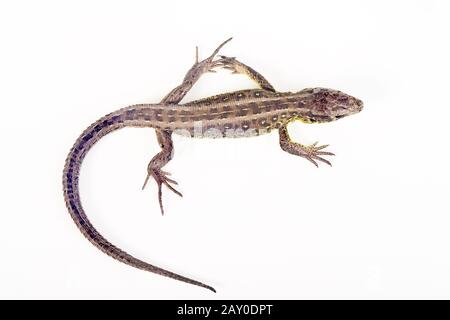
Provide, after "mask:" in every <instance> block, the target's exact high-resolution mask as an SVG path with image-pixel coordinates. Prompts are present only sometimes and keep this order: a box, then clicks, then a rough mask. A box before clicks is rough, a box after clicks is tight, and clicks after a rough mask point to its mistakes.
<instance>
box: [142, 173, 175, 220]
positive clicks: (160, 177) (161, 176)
mask: <svg viewBox="0 0 450 320" xmlns="http://www.w3.org/2000/svg"><path fill="white" fill-rule="evenodd" d="M168 175H170V173H169V172H165V171H162V170H158V169H151V170H149V172H148V174H147V177H146V178H145V181H144V185H143V186H142V189H144V188H145V186H146V185H147V182H148V180H149V179H150V177H153V178H154V179H155V181H156V184H157V186H158V201H159V207H160V208H161V214H164V207H163V204H162V185H163V184H164V185H165V186H166V187H167V188H169V190H171V191H172V192H173V193H175V194H177V195H179V196H180V197H182V196H183V194H182V193H181V192H180V191H178V190H177V189H175V188H174V187H173V186H172V185H171V183H172V184H174V185H178V182H176V181H175V180H173V179H171V178H168V177H167V176H168Z"/></svg>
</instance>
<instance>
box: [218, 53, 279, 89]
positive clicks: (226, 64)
mask: <svg viewBox="0 0 450 320" xmlns="http://www.w3.org/2000/svg"><path fill="white" fill-rule="evenodd" d="M218 64H219V66H220V67H222V68H223V69H227V70H231V71H232V73H234V74H244V75H246V76H248V77H249V78H250V79H252V80H253V81H255V82H256V83H257V84H258V86H259V87H260V88H261V89H263V90H267V91H270V92H276V90H275V89H274V87H273V86H272V85H271V84H270V83H269V81H267V79H266V78H264V77H263V76H262V74H260V73H259V72H257V71H256V70H255V69H253V68H251V67H249V66H247V65H246V64H244V63H242V62H240V61H238V60H237V59H236V58H235V57H226V56H220V60H218Z"/></svg>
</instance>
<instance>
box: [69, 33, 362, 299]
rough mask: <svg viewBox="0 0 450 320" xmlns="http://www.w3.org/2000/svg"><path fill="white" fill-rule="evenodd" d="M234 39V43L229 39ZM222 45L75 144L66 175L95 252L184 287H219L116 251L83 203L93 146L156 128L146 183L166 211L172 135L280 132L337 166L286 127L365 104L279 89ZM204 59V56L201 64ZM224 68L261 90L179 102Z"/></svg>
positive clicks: (308, 154) (291, 145) (283, 140)
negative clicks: (168, 86) (155, 99)
mask: <svg viewBox="0 0 450 320" xmlns="http://www.w3.org/2000/svg"><path fill="white" fill-rule="evenodd" d="M229 40H231V39H228V40H227V41H226V42H228V41H229ZM226 42H224V43H223V44H222V45H221V46H219V48H218V49H216V51H215V52H214V53H213V54H212V55H211V56H210V57H208V58H207V59H205V60H203V61H201V62H198V61H196V63H195V64H194V66H193V67H192V68H191V69H190V70H189V72H188V73H187V75H186V77H185V79H184V81H183V83H182V84H181V85H180V86H178V87H177V88H175V89H174V90H172V91H171V92H170V93H169V94H168V95H167V96H166V97H165V98H164V99H163V100H162V101H161V103H159V104H140V105H134V106H130V107H126V108H123V109H120V110H117V111H115V112H112V113H110V114H108V115H106V116H104V117H102V118H100V119H99V120H97V121H96V122H94V123H93V124H92V125H91V126H89V127H88V128H87V129H86V130H85V131H84V132H83V133H82V134H81V136H80V137H79V138H78V139H77V141H76V142H75V144H74V146H73V147H72V149H71V150H70V153H69V155H68V156H67V160H66V164H65V167H64V173H63V188H64V198H65V201H66V205H67V208H68V210H69V212H70V215H71V216H72V218H73V220H74V222H75V224H76V225H77V226H78V228H79V229H80V231H81V232H82V233H83V235H84V236H85V237H86V238H87V239H88V240H89V241H90V242H91V243H93V244H94V245H95V246H96V247H98V248H99V249H100V250H102V251H103V252H105V253H106V254H108V255H110V256H111V257H113V258H115V259H117V260H119V261H121V262H124V263H126V264H128V265H130V266H133V267H136V268H139V269H143V270H146V271H150V272H153V273H156V274H159V275H162V276H166V277H170V278H173V279H176V280H180V281H183V282H186V283H190V284H193V285H197V286H200V287H204V288H207V289H209V290H212V291H214V292H215V290H214V288H212V287H211V286H208V285H206V284H203V283H201V282H199V281H196V280H192V279H189V278H186V277H184V276H181V275H178V274H175V273H173V272H170V271H167V270H164V269H162V268H159V267H157V266H154V265H151V264H149V263H146V262H144V261H142V260H139V259H137V258H135V257H133V256H131V255H130V254H128V253H126V252H125V251H123V250H121V249H119V248H117V247H115V246H114V245H113V244H111V243H110V242H109V241H108V240H106V239H105V238H104V237H103V236H102V235H101V234H100V233H99V232H98V231H97V230H96V229H95V228H94V226H93V225H92V224H91V222H90V221H89V219H88V218H87V216H86V214H85V212H84V210H83V207H82V205H81V201H80V194H79V188H78V176H79V172H80V168H81V164H82V161H83V159H84V157H85V155H86V153H87V152H88V151H89V150H90V149H91V148H92V146H93V145H94V144H95V143H96V142H97V141H98V140H99V139H101V138H102V137H103V136H105V135H106V134H108V133H110V132H112V131H115V130H118V129H120V128H124V127H147V128H154V129H156V133H157V137H158V142H159V144H160V146H161V152H159V153H158V154H157V155H156V156H155V157H153V159H152V160H151V161H150V163H149V165H148V176H147V178H146V180H145V183H144V187H145V184H146V183H147V181H148V179H149V178H150V177H153V178H154V179H155V181H156V183H157V185H158V199H159V203H160V207H161V212H162V213H163V212H164V211H163V205H162V200H161V199H162V192H161V186H162V185H163V184H164V185H166V186H167V187H168V188H169V189H170V190H172V191H173V192H175V193H177V194H179V195H181V193H179V192H178V191H177V190H175V189H174V188H173V186H172V185H171V184H176V182H175V181H174V180H172V179H170V178H168V177H167V175H169V173H167V172H164V171H163V170H162V167H164V166H165V165H166V164H167V163H168V162H169V161H170V159H171V158H172V156H173V142H172V139H171V135H172V133H176V134H182V135H185V136H190V137H194V138H197V137H212V138H214V137H233V138H236V137H250V136H255V135H261V134H265V133H269V132H270V131H272V130H275V129H278V130H279V135H280V146H281V148H282V149H283V150H284V151H287V152H289V153H291V154H294V155H298V156H301V157H304V158H306V159H308V160H309V161H311V162H312V163H314V164H315V165H316V166H317V161H322V162H325V163H327V164H330V165H331V163H330V162H329V161H328V160H326V159H324V158H322V157H321V156H325V155H333V154H332V153H330V152H326V151H323V150H322V149H324V148H325V147H326V146H317V145H316V144H313V145H311V146H304V145H301V144H299V143H295V142H293V141H291V139H290V138H289V135H288V132H287V125H288V123H290V122H292V121H295V120H300V121H303V122H306V123H312V122H330V121H334V120H337V119H339V118H342V117H344V116H348V115H351V114H354V113H357V112H359V111H361V109H362V102H361V100H359V99H356V98H354V97H351V96H349V95H347V94H345V93H342V92H340V91H337V90H331V89H323V88H315V89H304V90H302V91H299V92H296V93H291V92H285V93H281V92H276V91H275V89H273V87H272V85H270V83H269V82H268V81H267V80H266V79H265V78H264V77H263V76H261V75H260V74H259V73H257V72H256V71H255V70H253V69H251V68H250V67H248V66H246V65H244V64H243V63H241V62H239V61H237V60H236V59H235V58H228V57H224V56H221V57H220V58H219V59H217V60H214V58H215V55H216V54H217V52H218V51H219V49H220V48H221V47H222V46H223V45H224V44H225V43H226ZM197 60H198V59H197ZM217 67H220V68H226V69H230V70H233V72H234V73H243V74H246V75H248V76H249V77H250V78H251V79H253V80H255V81H256V82H257V83H258V85H259V86H260V87H261V89H253V90H242V91H236V92H231V93H225V94H221V95H216V96H213V97H209V98H206V99H201V100H197V101H193V102H190V103H187V104H183V105H179V104H178V103H179V102H180V101H181V99H183V97H184V96H185V95H186V93H187V92H188V91H189V90H190V88H192V86H193V85H194V84H195V82H196V81H197V80H198V79H199V78H200V76H201V75H202V74H203V73H205V72H209V71H213V69H214V68H217Z"/></svg>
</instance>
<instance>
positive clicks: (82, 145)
mask: <svg viewBox="0 0 450 320" xmlns="http://www.w3.org/2000/svg"><path fill="white" fill-rule="evenodd" d="M122 119H123V117H122V116H121V114H117V113H113V114H109V115H107V116H105V117H103V118H101V119H100V120H98V121H97V122H95V123H93V124H92V125H91V126H90V127H89V128H87V129H86V130H85V131H84V132H83V133H82V134H81V136H80V137H79V138H78V140H77V141H76V142H75V144H74V146H73V147H72V149H71V150H70V152H69V155H68V156H67V159H66V163H65V166H64V173H63V188H64V199H65V202H66V206H67V209H68V210H69V213H70V215H71V217H72V219H73V221H74V222H75V224H76V225H77V227H78V228H79V229H80V231H81V233H82V234H83V235H84V236H85V237H86V238H87V239H88V240H89V241H90V242H91V243H92V244H93V245H94V246H96V247H97V248H99V249H100V250H101V251H103V252H104V253H106V254H107V255H109V256H111V257H113V258H114V259H116V260H119V261H121V262H123V263H125V264H127V265H130V266H132V267H135V268H138V269H142V270H145V271H149V272H153V273H156V274H159V275H162V276H165V277H169V278H172V279H175V280H179V281H183V282H186V283H189V284H192V285H196V286H200V287H203V288H206V289H209V290H211V291H213V292H216V290H215V289H214V288H213V287H211V286H208V285H206V284H204V283H201V282H199V281H196V280H193V279H189V278H187V277H184V276H181V275H178V274H176V273H173V272H170V271H168V270H165V269H162V268H160V267H157V266H154V265H151V264H149V263H147V262H144V261H142V260H139V259H137V258H135V257H133V256H131V255H130V254H128V253H126V252H125V251H123V250H121V249H119V248H117V247H116V246H114V245H113V244H112V243H110V242H109V241H108V240H106V239H105V238H104V237H103V236H102V235H101V234H100V233H99V232H98V231H97V230H96V229H95V228H94V226H93V225H92V224H91V222H90V221H89V219H88V217H87V216H86V214H85V212H84V210H83V207H82V205H81V201H80V193H79V187H78V175H79V172H80V167H81V164H82V162H83V159H84V157H85V155H86V153H87V152H88V151H89V150H90V149H91V147H92V146H93V145H94V144H95V142H97V141H98V140H99V139H100V138H102V137H103V136H105V135H106V134H108V133H110V132H112V131H114V130H117V129H120V128H122V127H125V126H126V124H125V123H124V121H123V120H122Z"/></svg>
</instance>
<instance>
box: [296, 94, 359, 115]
mask: <svg viewBox="0 0 450 320" xmlns="http://www.w3.org/2000/svg"><path fill="white" fill-rule="evenodd" d="M299 94H300V95H302V96H305V99H303V100H302V101H301V102H300V103H299V105H298V107H299V111H300V112H299V113H300V118H301V120H303V121H305V122H330V121H334V120H337V119H340V118H343V117H346V116H349V115H352V114H355V113H358V112H360V111H361V110H362V108H363V102H362V101H361V100H359V99H357V98H355V97H352V96H350V95H348V94H345V93H343V92H341V91H338V90H332V89H325V88H314V89H304V90H302V91H300V92H299ZM304 110H307V112H305V111H304Z"/></svg>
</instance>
